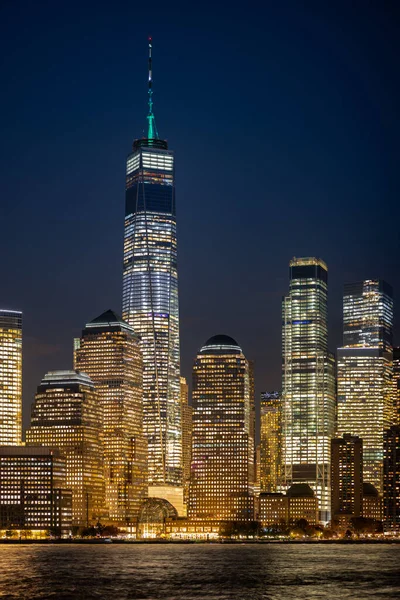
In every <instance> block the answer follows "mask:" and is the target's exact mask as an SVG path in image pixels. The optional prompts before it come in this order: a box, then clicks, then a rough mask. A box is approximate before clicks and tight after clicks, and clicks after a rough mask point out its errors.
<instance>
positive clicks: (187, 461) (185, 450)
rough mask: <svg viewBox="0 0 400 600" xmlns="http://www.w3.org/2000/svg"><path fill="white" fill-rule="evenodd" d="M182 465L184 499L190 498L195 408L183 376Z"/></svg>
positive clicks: (186, 500) (186, 501)
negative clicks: (190, 402) (191, 404)
mask: <svg viewBox="0 0 400 600" xmlns="http://www.w3.org/2000/svg"><path fill="white" fill-rule="evenodd" d="M181 422H182V465H183V488H184V501H185V505H187V503H188V500H189V485H190V468H191V464H192V432H193V409H192V407H191V406H190V405H189V386H188V384H187V382H186V379H185V377H181Z"/></svg>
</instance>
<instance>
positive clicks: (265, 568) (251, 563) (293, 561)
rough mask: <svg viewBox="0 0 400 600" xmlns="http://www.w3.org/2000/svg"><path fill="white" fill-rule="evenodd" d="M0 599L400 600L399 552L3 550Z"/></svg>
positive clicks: (306, 547)
mask: <svg viewBox="0 0 400 600" xmlns="http://www.w3.org/2000/svg"><path fill="white" fill-rule="evenodd" d="M0 598H1V600H4V599H11V598H12V599H24V600H39V599H40V600H44V599H47V598H54V599H55V600H67V599H68V600H72V599H73V600H81V599H82V600H91V599H92V598H96V599H102V600H111V599H112V600H124V599H128V598H129V599H146V600H148V599H156V598H157V599H158V598H161V599H163V600H181V599H185V600H187V599H191V598H196V599H207V600H217V599H218V600H228V599H229V600H231V599H236V598H237V599H241V600H247V599H251V600H260V599H261V598H262V599H269V600H276V599H279V600H293V599H296V600H297V599H300V598H301V599H302V600H308V599H314V598H318V599H319V598H329V599H330V600H334V599H336V598H338V599H340V600H347V599H349V598H351V599H356V600H364V599H366V600H369V599H374V600H376V599H383V598H385V599H386V600H387V599H390V598H400V545H388V544H379V545H368V544H360V545H358V544H354V545H340V544H332V545H328V544H313V545H311V544H296V545H288V544H235V545H223V544H215V545H214V544H198V545H195V544H194V545H192V544H184V545H178V544H176V545H174V544H165V545H164V544H154V545H152V544H132V545H120V544H101V545H78V544H65V545H33V544H32V545H29V544H21V545H0Z"/></svg>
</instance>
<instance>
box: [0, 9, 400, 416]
mask: <svg viewBox="0 0 400 600" xmlns="http://www.w3.org/2000/svg"><path fill="white" fill-rule="evenodd" d="M303 4H304V5H306V6H303ZM327 4H329V6H327ZM399 28H400V4H399V3H398V2H396V1H395V0H393V2H388V1H386V2H385V1H383V0H381V1H380V2H376V1H368V0H362V1H353V2H348V1H346V2H339V1H334V2H330V3H325V2H307V3H302V2H298V1H293V2H291V1H286V2H246V3H231V2H229V3H226V4H225V3H224V2H219V3H218V2H208V1H204V2H202V3H197V4H193V3H189V2H186V3H173V2H172V3H171V2H162V3H159V2H156V1H153V2H151V3H150V2H148V3H146V2H120V1H118V0H116V1H115V2H95V3H91V2H79V3H77V2H73V1H72V2H54V1H52V2H45V1H40V2H38V3H36V2H28V1H26V2H24V1H19V0H2V2H1V3H0V61H1V63H0V64H1V94H0V126H1V131H2V135H1V143H0V161H1V163H0V164H1V167H0V194H1V235H0V252H1V257H2V260H1V288H0V306H1V308H11V309H21V310H23V312H24V411H25V414H24V422H25V425H27V424H28V422H29V412H30V403H31V402H32V399H33V394H34V392H35V388H36V386H37V385H38V384H39V382H40V379H41V377H42V376H43V375H44V373H45V372H47V371H48V370H51V369H63V368H71V366H72V344H73V338H74V337H76V336H79V334H80V331H81V329H82V328H83V326H84V325H85V323H86V322H87V321H89V320H91V319H92V318H94V317H96V316H97V315H99V314H100V313H101V312H102V311H104V310H105V309H108V308H112V309H113V310H115V311H117V312H120V311H121V296H122V251H123V225H124V183H125V160H126V155H127V154H128V153H129V151H130V149H131V144H132V141H133V139H134V138H136V137H142V135H143V133H144V129H145V126H146V114H147V105H146V101H147V97H146V91H147V90H146V85H147V71H146V69H147V37H148V35H152V36H153V67H154V70H153V75H154V88H153V89H154V110H155V115H156V121H157V126H158V130H159V133H160V136H161V137H164V138H166V139H168V142H169V146H170V148H171V149H172V150H174V151H175V157H176V197H177V211H178V252H179V285H180V315H181V321H180V323H181V357H182V374H183V375H185V376H186V377H189V378H190V377H191V366H192V362H193V360H194V357H195V355H196V352H197V350H198V349H199V347H200V346H201V345H202V344H203V342H204V341H205V340H207V338H209V337H210V336H212V335H214V334H217V333H226V334H228V335H231V336H232V337H234V338H235V339H236V340H237V341H238V342H239V344H240V345H241V346H242V348H243V350H244V353H245V355H246V356H247V357H248V358H251V359H254V360H255V361H256V388H257V393H259V392H260V391H261V390H262V389H280V382H281V374H280V363H281V346H280V345H281V313H280V311H281V297H282V295H284V294H285V293H287V290H288V263H289V260H290V259H291V258H292V257H293V256H318V257H321V258H323V259H324V260H325V261H326V262H327V264H328V268H329V326H330V332H329V335H330V347H331V350H335V348H336V347H337V346H339V345H340V344H341V308H342V307H341V298H342V291H343V284H344V283H345V282H352V281H357V280H361V279H366V278H375V277H381V278H383V279H386V280H387V281H388V282H389V283H391V284H392V285H393V287H394V290H395V295H396V296H397V297H400V281H399V264H400V244H399V214H400V208H399V164H400V160H399V158H400V157H399V139H400V125H399V117H400V89H399V81H400V78H399V57H400V36H399ZM396 314H397V315H399V308H398V306H397V309H396ZM398 321H399V319H397V322H398ZM395 332H396V338H395V339H396V341H397V343H398V344H400V328H399V326H398V325H397V327H396V328H395Z"/></svg>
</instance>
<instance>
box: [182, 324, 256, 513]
mask: <svg viewBox="0 0 400 600" xmlns="http://www.w3.org/2000/svg"><path fill="white" fill-rule="evenodd" d="M192 395H193V404H194V406H193V447H192V480H191V486H190V497H189V517H191V518H193V519H209V520H223V519H225V520H233V521H246V520H252V519H253V518H254V481H253V478H254V446H253V428H254V425H253V423H252V414H253V412H252V403H251V399H250V377H249V363H248V361H247V360H246V358H245V356H244V355H243V352H242V350H241V348H240V347H239V346H238V344H237V343H236V342H235V341H234V340H233V339H232V338H230V337H228V336H224V335H218V336H214V337H213V338H210V339H209V340H208V342H207V343H206V344H205V345H204V346H203V348H201V350H200V352H199V354H198V355H197V358H196V361H195V364H194V367H193V392H192Z"/></svg>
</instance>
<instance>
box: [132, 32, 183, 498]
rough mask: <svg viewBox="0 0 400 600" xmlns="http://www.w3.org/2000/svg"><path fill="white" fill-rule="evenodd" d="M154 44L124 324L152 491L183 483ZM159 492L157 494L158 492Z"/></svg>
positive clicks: (173, 253) (172, 235) (164, 150)
mask: <svg viewBox="0 0 400 600" xmlns="http://www.w3.org/2000/svg"><path fill="white" fill-rule="evenodd" d="M152 49H153V48H152V40H151V38H150V39H149V63H148V68H149V71H148V104H149V111H148V115H147V121H148V131H147V137H146V138H142V139H136V140H135V141H134V142H133V152H132V153H131V154H130V155H129V156H128V158H127V165H126V167H127V168H126V205H125V206H126V208H125V241H124V275H123V277H124V281H123V309H122V312H123V319H124V320H125V321H126V322H127V323H129V325H131V326H132V327H133V328H134V331H135V333H136V334H138V335H139V336H140V339H141V342H140V343H141V349H142V354H143V369H144V372H143V414H144V417H143V421H144V431H145V434H146V437H147V441H148V467H149V484H150V486H164V487H165V486H168V485H172V486H177V485H178V486H179V485H180V484H181V480H182V464H181V463H182V447H181V435H182V430H181V416H180V359H179V308H178V273H177V239H176V217H175V185H174V155H173V152H172V151H171V150H168V145H167V142H166V141H165V140H161V139H160V138H159V136H158V131H157V127H156V122H155V117H154V112H153V64H152ZM153 491H154V490H153Z"/></svg>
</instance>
